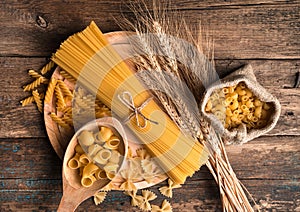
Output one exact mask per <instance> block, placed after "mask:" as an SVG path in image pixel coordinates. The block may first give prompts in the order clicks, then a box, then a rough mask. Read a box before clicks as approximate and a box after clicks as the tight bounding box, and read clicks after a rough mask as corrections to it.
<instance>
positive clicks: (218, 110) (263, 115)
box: [205, 82, 271, 130]
mask: <svg viewBox="0 0 300 212" xmlns="http://www.w3.org/2000/svg"><path fill="white" fill-rule="evenodd" d="M225 88H226V89H225ZM225 88H222V89H219V90H216V91H214V92H213V94H212V95H211V97H210V98H209V99H208V101H207V104H206V107H205V111H206V112H210V113H213V114H214V115H215V116H216V118H218V119H219V120H220V121H221V123H222V125H223V126H224V127H225V128H226V129H229V130H230V129H232V128H236V127H238V126H239V125H240V124H242V123H244V124H246V126H247V128H248V129H253V128H262V127H264V126H265V125H266V124H267V120H266V119H267V117H268V115H269V112H266V110H264V109H263V108H269V109H270V108H271V106H270V105H269V104H268V103H266V102H262V101H261V100H259V99H258V98H257V97H256V96H255V95H254V94H253V93H252V91H251V90H250V89H248V88H247V86H246V84H245V83H244V82H241V83H239V84H237V85H236V86H231V87H225ZM224 89H225V90H226V91H225V92H224ZM227 91H228V92H227ZM224 94H225V102H223V100H222V98H221V96H222V95H224ZM217 97H219V99H217ZM221 105H223V106H225V112H224V110H223V109H222V107H221Z"/></svg>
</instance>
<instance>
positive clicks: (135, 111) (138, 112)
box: [118, 91, 158, 129]
mask: <svg viewBox="0 0 300 212" xmlns="http://www.w3.org/2000/svg"><path fill="white" fill-rule="evenodd" d="M118 99H119V100H120V101H121V102H122V103H123V104H124V105H125V106H126V107H127V108H128V109H130V110H131V113H130V114H129V116H128V117H127V118H126V119H125V120H124V122H125V123H126V122H128V121H129V120H130V119H131V118H132V117H135V120H136V124H137V126H138V127H139V128H142V129H143V128H145V127H146V126H147V121H149V122H151V123H154V124H158V122H156V121H153V120H150V119H149V118H147V117H146V116H144V114H143V113H142V110H143V109H144V107H146V105H147V104H148V103H149V102H150V101H151V100H152V99H153V98H152V97H150V98H148V99H146V101H144V102H143V103H142V104H141V106H139V107H136V106H135V105H134V101H133V97H132V95H131V93H130V92H128V91H124V92H123V93H122V94H121V95H120V94H119V95H118ZM139 116H140V117H141V118H142V122H143V123H142V124H141V121H140V119H139Z"/></svg>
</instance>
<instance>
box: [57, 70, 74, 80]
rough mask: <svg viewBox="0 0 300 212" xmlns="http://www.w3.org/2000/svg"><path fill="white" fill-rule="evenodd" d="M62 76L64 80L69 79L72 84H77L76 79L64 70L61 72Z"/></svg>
mask: <svg viewBox="0 0 300 212" xmlns="http://www.w3.org/2000/svg"><path fill="white" fill-rule="evenodd" d="M59 73H60V75H61V76H63V78H65V79H67V80H68V81H70V82H76V79H75V78H74V77H72V76H71V75H70V74H68V72H66V71H64V70H60V72H59Z"/></svg>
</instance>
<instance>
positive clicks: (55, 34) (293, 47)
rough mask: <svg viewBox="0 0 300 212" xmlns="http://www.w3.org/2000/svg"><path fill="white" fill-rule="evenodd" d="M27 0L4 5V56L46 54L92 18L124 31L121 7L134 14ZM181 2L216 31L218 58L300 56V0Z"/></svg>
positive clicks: (111, 4) (101, 4)
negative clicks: (121, 28)
mask: <svg viewBox="0 0 300 212" xmlns="http://www.w3.org/2000/svg"><path fill="white" fill-rule="evenodd" d="M23 2H24V3H18V2H17V1H12V2H11V1H2V3H1V4H0V7H1V19H0V25H1V26H2V27H1V33H0V40H1V43H0V55H2V56H7V55H15V56H18V55H23V56H45V57H47V56H49V55H51V53H53V52H54V51H55V50H56V49H57V48H58V47H59V44H60V42H62V41H63V40H65V39H66V38H67V37H68V36H70V35H71V34H73V33H75V32H77V31H80V30H82V29H83V28H85V26H86V25H88V24H89V22H90V21H92V20H95V21H96V23H97V24H98V25H99V26H100V27H101V29H102V30H103V31H104V32H108V31H115V30H119V27H118V24H117V23H116V20H115V19H119V18H121V11H123V12H124V13H125V14H124V15H125V17H126V16H127V17H131V14H130V13H128V9H127V8H126V6H125V4H124V2H123V3H119V2H120V1H115V0H114V1H108V0H106V1H96V0H93V1H89V3H86V2H84V1H74V2H73V1H60V0H55V1H36V0H35V1H23ZM171 2H175V3H171V4H172V5H174V6H176V5H177V4H176V2H177V1H171ZM179 2H181V1H178V9H179V11H178V13H179V16H183V17H185V18H186V20H187V23H188V24H189V25H190V26H191V27H192V28H196V27H197V25H198V23H197V22H199V20H201V22H202V25H203V27H204V28H205V29H206V30H209V31H211V33H210V34H211V36H212V37H213V38H214V42H215V57H216V58H218V59H228V58H230V59H231V58H235V59H254V58H260V59H265V58H273V59H274V58H276V59H295V58H298V59H299V55H300V48H299V42H300V41H299V40H300V39H299V36H300V30H299V27H300V21H299V20H300V12H299V1H253V3H251V4H250V2H251V1H246V2H245V3H244V2H243V1H234V2H231V3H227V2H226V1H224V2H221V1H208V2H206V1H200V2H197V1H185V2H181V3H179ZM202 2H204V3H202ZM205 2H206V3H205ZM275 2H276V3H275ZM83 5H84V6H83ZM176 16H178V15H176ZM39 17H41V18H42V19H40V18H39ZM41 20H42V21H41ZM41 22H42V23H41Z"/></svg>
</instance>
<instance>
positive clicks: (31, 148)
mask: <svg viewBox="0 0 300 212" xmlns="http://www.w3.org/2000/svg"><path fill="white" fill-rule="evenodd" d="M298 142H299V137H295V136H292V137H262V138H259V139H256V140H254V141H251V142H249V143H247V144H244V145H241V146H231V147H227V151H228V156H229V160H230V161H231V164H232V166H233V168H234V170H235V172H236V174H237V176H238V178H239V179H240V180H241V181H242V182H243V183H244V185H245V186H246V187H247V188H248V190H249V191H250V193H252V194H253V197H254V198H255V200H256V201H257V202H259V201H260V202H261V205H263V204H265V205H266V206H268V207H270V208H273V209H276V210H277V211H288V210H289V211H293V210H294V209H295V208H296V207H299V206H300V205H299V203H300V202H299V195H300V160H299V158H300V146H299V143H298ZM0 156H1V158H3V157H4V156H5V158H6V160H3V161H2V163H1V164H2V167H3V168H2V169H1V170H0V178H1V183H0V205H1V206H0V210H1V211H6V210H9V209H11V210H13V211H15V210H24V211H27V210H28V211H31V210H47V211H49V210H55V209H56V208H57V205H58V203H59V200H60V198H61V191H62V190H61V189H62V187H61V176H60V174H61V173H60V166H61V161H59V160H58V158H57V157H56V155H55V153H54V151H53V150H52V149H51V147H50V145H49V143H48V142H47V140H44V139H26V140H22V139H16V140H11V139H2V140H0ZM163 184H165V182H163V183H161V184H160V185H158V186H154V187H153V188H151V189H153V191H155V192H156V193H157V194H158V193H159V192H158V190H157V188H158V187H160V186H161V185H163ZM187 190H188V191H189V192H186V191H187ZM163 199H164V198H163V197H162V196H159V198H158V200H156V201H155V202H154V203H156V204H159V203H160V202H161V201H162V200H163ZM128 201H129V198H127V197H126V196H124V195H123V194H122V193H121V192H111V193H110V194H109V196H108V198H107V199H106V201H105V202H104V203H103V204H102V205H100V206H99V207H96V206H94V205H93V202H92V200H87V201H86V202H84V203H83V204H82V205H81V206H80V208H79V211H86V210H88V211H94V210H96V209H101V210H106V211H120V210H121V211H122V210H125V211H126V210H129V208H130V206H129V202H128ZM170 201H171V203H172V205H173V207H174V209H175V210H174V211H179V210H184V209H185V208H188V209H189V211H204V210H206V211H220V199H219V195H218V189H217V186H216V184H215V183H214V181H213V179H212V177H211V176H210V174H209V172H208V170H207V169H206V168H205V167H202V168H201V170H200V171H199V172H197V173H196V174H195V175H194V176H193V177H192V178H189V179H188V180H187V182H186V184H185V185H184V186H183V188H181V189H177V190H175V192H174V198H173V199H171V200H170ZM130 210H131V208H130Z"/></svg>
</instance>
